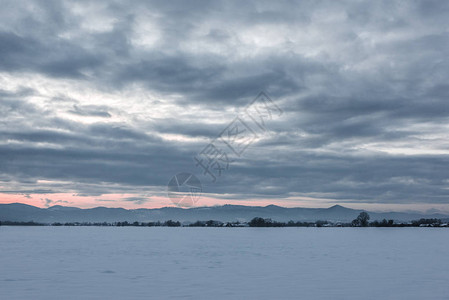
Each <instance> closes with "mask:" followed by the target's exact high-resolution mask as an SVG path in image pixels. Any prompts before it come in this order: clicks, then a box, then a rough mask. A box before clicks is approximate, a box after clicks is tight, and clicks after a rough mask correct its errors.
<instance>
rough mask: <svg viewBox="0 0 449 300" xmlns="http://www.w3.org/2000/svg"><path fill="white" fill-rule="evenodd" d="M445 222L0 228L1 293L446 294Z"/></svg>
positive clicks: (315, 296)
mask: <svg viewBox="0 0 449 300" xmlns="http://www.w3.org/2000/svg"><path fill="white" fill-rule="evenodd" d="M448 249H449V230H447V229H445V228H167V227H160V228H158V227H148V228H147V227H145V228H140V227H120V228H117V227H9V226H1V227H0V254H1V255H0V271H1V272H0V299H256V298H257V299H448V296H449V284H448V283H449V258H448V255H447V250H448Z"/></svg>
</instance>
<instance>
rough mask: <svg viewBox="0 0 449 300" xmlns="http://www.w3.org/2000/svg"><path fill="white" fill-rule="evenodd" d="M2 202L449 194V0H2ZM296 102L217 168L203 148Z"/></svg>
mask: <svg viewBox="0 0 449 300" xmlns="http://www.w3.org/2000/svg"><path fill="white" fill-rule="evenodd" d="M1 7H2V8H1V10H0V202H2V203H8V202H23V203H28V204H32V205H37V206H41V207H45V206H51V205H55V204H60V205H70V206H79V207H93V206H110V207H117V206H122V207H129V208H138V207H161V206H172V205H173V203H172V202H171V201H170V199H168V198H167V197H166V189H167V187H166V186H167V182H168V181H169V180H170V178H172V176H174V175H175V174H177V173H179V172H190V173H193V174H195V175H196V176H197V177H198V178H199V179H200V180H201V182H202V183H203V197H202V198H201V199H200V200H199V201H198V202H197V203H196V205H199V206H202V205H220V204H225V203H232V204H245V205H267V204H270V203H273V204H277V205H283V206H309V207H323V206H324V207H327V206H330V205H333V204H336V203H338V204H342V205H346V206H349V207H357V208H360V207H362V208H369V209H391V208H395V209H396V210H397V209H424V210H425V209H441V210H446V211H448V210H449V205H447V203H449V202H448V200H449V168H448V167H449V131H448V130H449V122H448V121H449V102H448V101H449V83H448V79H449V59H448V57H449V17H448V16H449V2H447V1H366V2H362V1H350V2H345V1H340V2H336V1H129V3H127V4H125V3H124V1H108V2H106V1H76V3H71V2H68V1H67V2H63V1H17V0H11V1H5V0H2V1H1ZM260 91H265V92H266V93H267V95H269V96H270V97H271V99H272V100H273V102H274V103H275V104H276V105H277V106H278V107H279V108H280V109H281V110H282V111H283V113H282V115H280V116H276V118H273V120H269V122H267V123H266V125H267V132H266V133H265V134H263V135H261V134H258V138H257V139H255V140H254V141H253V142H252V143H251V144H250V145H249V146H248V148H246V150H245V152H244V153H243V155H241V156H240V157H238V158H236V159H235V160H233V161H232V162H231V163H230V164H229V166H228V169H226V170H224V171H223V172H222V174H221V176H220V177H219V178H218V179H217V181H216V182H211V181H210V180H208V178H207V177H206V176H204V173H203V172H202V170H201V169H200V167H197V166H196V162H195V160H194V157H195V155H197V154H198V153H199V152H201V151H202V150H203V149H204V148H205V147H206V146H207V145H208V144H209V143H210V142H211V141H213V140H214V139H215V138H217V136H219V135H220V134H221V133H222V131H223V130H224V129H225V128H226V127H227V126H228V124H230V123H231V122H232V121H233V120H234V118H235V117H236V116H239V115H241V114H242V112H244V108H245V107H246V105H248V104H249V103H250V102H251V101H253V100H254V98H255V97H256V96H257V95H258V94H259V92H260Z"/></svg>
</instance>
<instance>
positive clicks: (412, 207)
mask: <svg viewBox="0 0 449 300" xmlns="http://www.w3.org/2000/svg"><path fill="white" fill-rule="evenodd" d="M132 197H141V195H138V194H102V195H99V196H85V195H83V196H81V195H78V194H75V193H53V194H7V193H0V203H1V204H7V203H23V204H28V205H33V206H36V207H40V208H46V207H50V206H53V205H62V206H74V207H79V208H93V207H98V206H104V207H121V208H125V209H138V208H161V207H176V205H175V204H174V203H173V202H172V201H171V200H170V199H169V198H168V197H165V196H150V197H147V199H148V200H147V201H145V202H144V203H136V202H133V201H128V200H126V199H127V198H132ZM225 204H233V205H246V206H267V205H271V204H274V205H277V206H283V207H308V208H328V207H331V206H333V205H336V204H340V205H342V206H345V207H348V208H353V209H365V210H368V211H420V212H426V211H427V212H428V211H429V210H434V211H439V212H442V213H449V205H448V204H422V203H420V204H394V203H389V204H385V203H384V204H380V203H362V202H358V203H357V202H344V201H342V202H338V201H336V200H332V199H320V198H309V197H296V198H286V199H273V198H270V199H246V200H238V199H221V198H214V197H207V196H205V195H203V196H201V198H200V199H199V200H198V202H197V203H195V205H194V206H195V207H201V206H220V205H225Z"/></svg>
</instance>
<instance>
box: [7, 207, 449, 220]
mask: <svg viewBox="0 0 449 300" xmlns="http://www.w3.org/2000/svg"><path fill="white" fill-rule="evenodd" d="M360 212H362V210H357V209H351V208H347V207H343V206H341V205H334V206H332V207H329V208H302V207H294V208H286V207H280V206H276V205H268V206H243V205H223V206H213V207H193V208H187V209H186V208H179V207H163V208H154V209H146V208H140V209H124V208H108V207H95V208H88V209H81V208H77V207H67V206H60V205H55V206H51V207H48V208H39V207H35V206H31V205H27V204H22V203H10V204H0V221H17V222H27V221H34V222H39V223H53V222H118V221H128V222H134V221H138V222H149V221H166V220H175V221H181V222H195V221H198V220H201V221H207V220H217V221H222V222H233V221H241V222H244V221H250V220H251V219H252V218H254V217H262V218H271V219H272V220H275V221H282V222H287V221H289V220H293V221H304V222H305V221H307V222H314V221H317V220H326V221H332V222H350V221H352V220H353V219H355V218H356V217H357V216H358V214H359V213H360ZM368 213H369V215H370V217H371V220H382V219H387V220H389V219H393V220H395V221H401V222H407V221H411V220H418V219H420V218H438V219H442V220H449V215H444V214H438V213H434V214H424V213H417V212H409V213H406V212H368Z"/></svg>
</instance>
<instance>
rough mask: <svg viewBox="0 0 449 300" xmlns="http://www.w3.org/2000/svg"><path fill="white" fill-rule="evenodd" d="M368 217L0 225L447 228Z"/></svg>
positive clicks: (436, 223) (434, 222)
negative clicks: (331, 220)
mask: <svg viewBox="0 0 449 300" xmlns="http://www.w3.org/2000/svg"><path fill="white" fill-rule="evenodd" d="M369 220H370V216H369V214H368V213H366V212H361V213H360V214H359V215H358V216H357V218H355V219H354V220H352V222H349V223H342V222H336V223H334V222H330V221H325V220H318V221H315V222H301V221H296V222H295V221H288V222H277V221H273V220H272V219H264V218H261V217H255V218H253V219H252V220H251V221H249V222H221V221H216V220H208V221H196V222H194V223H187V224H181V222H179V221H173V220H167V221H165V222H160V221H156V222H137V221H136V222H128V221H122V222H112V223H110V222H65V223H60V222H54V223H50V224H45V223H38V222H34V221H29V222H16V221H0V226H1V225H8V226H48V225H50V226H116V227H128V226H133V227H181V226H183V227H449V226H448V224H447V223H443V222H442V221H441V220H440V219H435V218H433V219H424V218H422V219H420V220H415V221H411V222H407V223H400V222H395V221H394V220H386V219H383V220H382V221H378V220H375V221H373V222H369Z"/></svg>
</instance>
